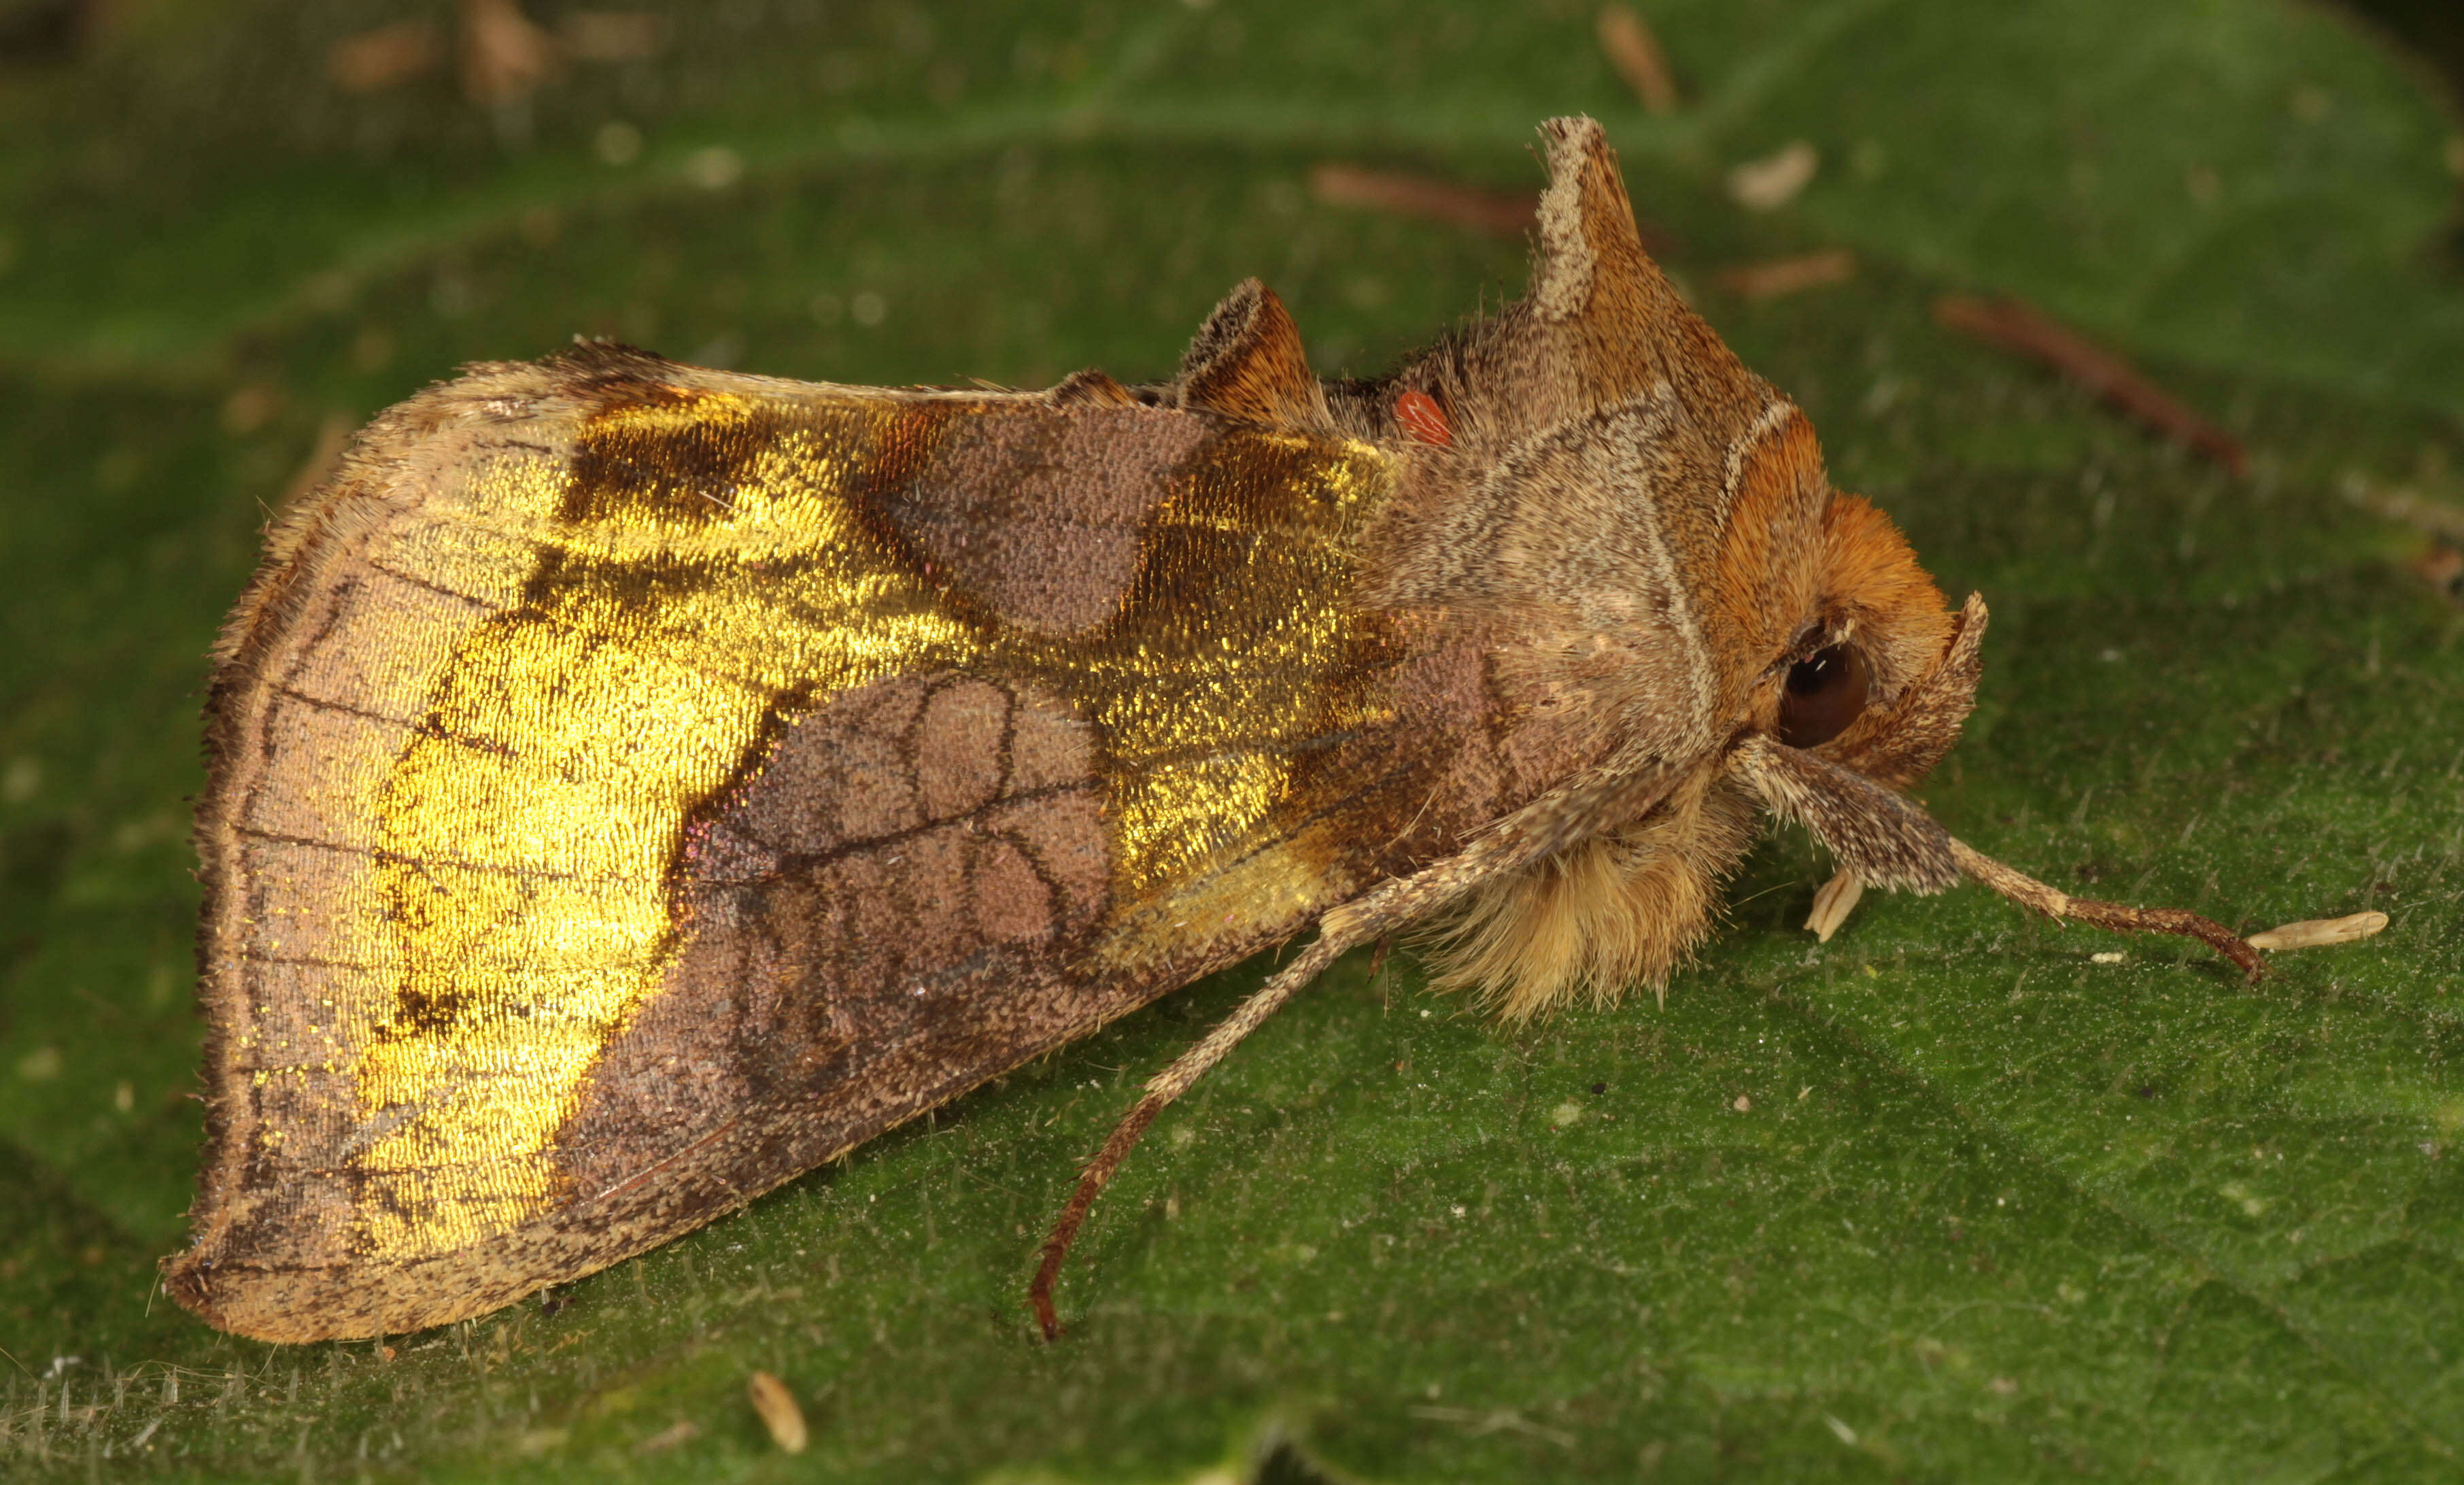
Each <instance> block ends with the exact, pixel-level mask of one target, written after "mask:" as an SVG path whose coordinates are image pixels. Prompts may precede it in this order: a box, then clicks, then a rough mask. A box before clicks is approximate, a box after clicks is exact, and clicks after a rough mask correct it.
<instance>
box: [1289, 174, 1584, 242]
mask: <svg viewBox="0 0 2464 1485" xmlns="http://www.w3.org/2000/svg"><path fill="white" fill-rule="evenodd" d="M1309 194H1311V195H1313V196H1315V197H1316V198H1317V199H1318V200H1320V201H1322V202H1324V203H1326V204H1327V205H1328V206H1331V207H1358V208H1362V209H1365V210H1367V211H1391V212H1393V213H1394V214H1396V215H1397V216H1417V217H1419V218H1421V219H1422V220H1425V221H1432V222H1443V223H1445V224H1446V225H1448V226H1450V227H1468V228H1470V229H1471V230H1472V231H1474V232H1481V233H1489V234H1490V235H1492V236H1498V237H1516V236H1521V235H1522V234H1523V233H1525V232H1527V231H1529V228H1530V226H1531V220H1532V213H1533V212H1534V211H1536V210H1537V209H1538V207H1539V204H1540V193H1539V192H1538V191H1536V190H1513V191H1508V190H1486V189H1484V188H1481V187H1478V186H1465V185H1463V184H1461V183H1459V182H1456V181H1446V180H1440V179H1438V178H1436V177H1434V176H1427V175H1406V174H1402V173H1399V172H1396V171H1390V170H1365V169H1362V168H1361V167H1360V166H1351V165H1338V164H1327V165H1321V166H1317V167H1316V168H1315V169H1313V170H1311V171H1309Z"/></svg>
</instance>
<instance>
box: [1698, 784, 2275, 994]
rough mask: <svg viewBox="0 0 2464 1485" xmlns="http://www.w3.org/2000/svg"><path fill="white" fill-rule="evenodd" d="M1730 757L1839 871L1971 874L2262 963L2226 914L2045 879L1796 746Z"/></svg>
mask: <svg viewBox="0 0 2464 1485" xmlns="http://www.w3.org/2000/svg"><path fill="white" fill-rule="evenodd" d="M1729 759H1730V765H1731V767H1733V768H1734V769H1735V771H1736V772H1737V774H1738V775H1739V777H1741V778H1743V779H1744V780H1745V781H1746V783H1747V785H1748V786H1749V787H1751V788H1753V789H1754V790H1755V791H1756V792H1757V793H1759V794H1761V795H1762V797H1763V802H1764V803H1765V804H1767V805H1769V806H1770V807H1771V811H1772V812H1773V813H1775V814H1778V815H1781V816H1783V817H1784V818H1788V819H1793V820H1796V821H1798V822H1800V823H1802V824H1803V825H1804V826H1805V828H1806V829H1807V830H1808V831H1812V832H1813V833H1814V836H1815V839H1816V840H1819V841H1821V842H1822V843H1823V845H1825V846H1827V847H1829V848H1830V849H1831V853H1832V855H1833V856H1835V857H1837V859H1838V861H1839V865H1840V867H1841V868H1842V869H1843V870H1844V871H1847V872H1850V873H1853V874H1854V875H1855V876H1856V878H1857V879H1858V880H1859V881H1861V882H1864V883H1866V884H1867V885H1869V886H1876V887H1891V888H1896V889H1899V890H1902V891H1911V892H1941V891H1944V890H1945V889H1947V888H1949V887H1951V886H1954V885H1956V884H1957V883H1958V881H1959V879H1960V878H1961V877H1962V876H1967V877H1970V878H1973V879H1974V880H1976V881H1980V882H1982V883H1984V884H1985V885H1986V886H1988V887H1991V888H1992V889H1993V890H1994V891H1995V892H1998V893H2000V894H2002V896H2004V897H2006V898H2010V899H2011V900H2012V901H2013V902H2016V903H2018V904H2019V905H2020V906H2022V907H2032V908H2035V910H2036V911H2037V912H2039V913H2043V914H2044V915H2046V916H2047V917H2049V918H2057V919H2061V918H2076V919H2078V920H2079V921H2080V922H2083V923H2089V924H2092V925H2094V926H2096V927H2099V928H2110V929H2113V930H2115V931H2117V932H2121V933H2170V934H2178V935H2180V936H2181V937H2183V938H2186V939H2196V940H2198V941H2199V942H2202V943H2205V944H2207V945H2208V946H2209V947H2210V948H2212V949H2214V950H2215V951H2216V952H2217V953H2219V954H2222V955H2223V956H2224V957H2225V958H2227V959H2230V960H2232V961H2233V963H2234V964H2236V965H2238V966H2239V967H2240V969H2241V972H2242V974H2243V975H2244V976H2245V977H2246V978H2247V979H2248V981H2249V983H2251V984H2253V985H2255V984H2257V983H2258V980H2259V977H2260V976H2261V975H2264V974H2265V973H2266V972H2267V966H2266V965H2265V964H2261V963H2260V961H2259V957H2258V951H2257V950H2256V949H2254V948H2252V947H2251V946H2250V945H2249V944H2247V943H2245V942H2242V941H2241V940H2240V938H2239V937H2237V936H2236V935H2235V934H2234V933H2233V931H2232V930H2231V929H2229V928H2227V927H2225V925H2224V924H2222V923H2219V922H2216V921H2214V920H2211V919H2206V918H2201V917H2200V916H2199V915H2198V914H2196V913H2191V912H2186V911H2184V910H2182V909H2180V908H2172V907H2124V906H2123V905H2122V904H2121V903H2119V902H2098V901H2095V900H2093V899H2092V898H2074V897H2072V896H2071V895H2070V894H2068V893H2066V892H2061V891H2058V890H2057V889H2055V888H2052V887H2048V886H2046V885H2045V884H2044V883H2043V882H2040V881H2038V880H2036V879H2035V877H2033V876H2030V875H2026V874H2024V873H2021V872H2015V871H2013V870H2012V869H2011V868H2009V867H2007V866H2004V865H2003V864H2002V863H2001V862H1999V861H1996V860H1994V859H1993V858H1992V857H1991V856H1989V855H1985V854H1983V853H1980V852H1978V851H1976V850H1974V849H1972V848H1970V847H1969V845H1968V844H1967V843H1966V842H1965V841H1961V840H1958V839H1955V838H1954V837H1953V836H1952V835H1951V833H1950V832H1949V831H1946V830H1944V829H1943V828H1942V827H1941V826H1940V825H1938V824H1936V823H1935V822H1934V819H1933V817H1932V816H1931V815H1928V814H1926V813H1925V811H1924V810H1923V809H1918V808H1917V807H1916V806H1915V805H1914V804H1912V803H1910V802H1909V801H1907V800H1905V799H1903V798H1901V797H1900V796H1899V795H1897V794H1895V793H1893V792H1892V791H1890V790H1889V789H1887V788H1884V787H1882V786H1881V785H1879V784H1877V783H1875V782H1874V781H1872V780H1871V779H1868V778H1866V777H1864V776H1863V775H1861V774H1859V773H1855V772H1853V771H1851V770H1849V769H1846V768H1842V767H1840V766H1839V765H1837V764H1835V763H1832V762H1830V761H1829V760H1827V759H1824V758H1821V757H1819V756H1817V755H1815V754H1814V753H1810V752H1807V751H1805V750H1804V749H1802V748H1794V747H1788V746H1785V745H1783V744H1781V743H1774V742H1772V741H1771V739H1769V738H1766V737H1760V736H1755V737H1749V738H1747V739H1745V740H1744V741H1743V742H1741V743H1738V744H1737V745H1736V746H1735V747H1734V748H1733V749H1731V750H1730V753H1729ZM1825 890H1826V891H1828V889H1827V888H1826V889H1825ZM1820 912H1821V909H1820V908H1819V907H1818V906H1817V908H1816V913H1817V916H1818V915H1819V914H1820Z"/></svg>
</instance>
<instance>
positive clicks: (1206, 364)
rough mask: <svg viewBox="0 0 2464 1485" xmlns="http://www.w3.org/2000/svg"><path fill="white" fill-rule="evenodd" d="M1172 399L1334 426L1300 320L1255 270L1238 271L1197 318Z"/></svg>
mask: <svg viewBox="0 0 2464 1485" xmlns="http://www.w3.org/2000/svg"><path fill="white" fill-rule="evenodd" d="M1171 402H1172V405H1173V406H1175V407H1179V408H1202V409H1205V410H1210V411H1214V412H1221V413H1222V414H1223V415H1224V416H1226V417H1235V418H1240V419H1242V420H1243V421H1245V422H1251V423H1269V424H1274V425H1276V426H1279V427H1285V428H1291V429H1297V430H1305V431H1308V432H1328V431H1331V428H1332V426H1333V422H1332V419H1331V416H1330V415H1329V414H1328V411H1327V406H1326V391H1325V389H1324V388H1322V387H1320V386H1319V385H1318V379H1317V376H1316V374H1315V373H1314V372H1312V371H1310V370H1309V353H1308V351H1307V350H1305V349H1303V348H1302V345H1301V331H1300V326H1298V325H1296V324H1294V323H1293V322H1292V317H1291V314H1290V312H1289V311H1287V310H1286V309H1285V308H1284V301H1283V300H1281V299H1277V298H1275V291H1274V290H1272V289H1269V288H1267V287H1266V286H1265V284H1264V283H1261V282H1259V281H1258V280H1257V279H1255V278H1248V279H1243V281H1242V283H1241V286H1240V287H1239V288H1236V289H1234V290H1233V291H1232V292H1231V293H1230V294H1229V295H1226V296H1225V297H1224V299H1223V302H1222V303H1221V304H1218V305H1216V306H1215V313H1213V314H1211V315H1209V316H1207V317H1206V323H1204V324H1202V325H1200V326H1199V329H1198V335H1197V338H1196V339H1194V340H1192V341H1191V342H1190V343H1189V350H1188V353H1187V354H1185V355H1183V356H1182V357H1181V359H1180V374H1179V375H1178V376H1177V377H1176V378H1175V379H1174V381H1173V390H1172V397H1171Z"/></svg>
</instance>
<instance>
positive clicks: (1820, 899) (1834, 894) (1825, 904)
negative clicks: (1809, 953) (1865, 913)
mask: <svg viewBox="0 0 2464 1485" xmlns="http://www.w3.org/2000/svg"><path fill="white" fill-rule="evenodd" d="M1864 895H1865V884H1864V883H1863V882H1860V881H1859V880H1858V879H1857V874H1856V873H1854V872H1852V871H1849V870H1848V869H1847V868H1846V867H1841V868H1840V869H1839V870H1838V871H1837V873H1835V874H1834V875H1832V878H1831V879H1830V880H1829V881H1827V882H1824V883H1823V884H1822V885H1821V886H1819V887H1817V888H1815V891H1814V911H1813V912H1811V913H1808V914H1807V915H1806V916H1805V926H1806V928H1807V930H1808V931H1810V932H1811V933H1813V935H1814V941H1815V942H1816V943H1828V942H1831V936H1832V935H1833V934H1835V933H1837V932H1838V931H1839V925H1840V924H1842V923H1844V922H1846V921H1847V920H1848V915H1849V914H1851V913H1853V912H1855V911H1856V910H1857V900H1858V899H1859V898H1862V897H1863V896H1864Z"/></svg>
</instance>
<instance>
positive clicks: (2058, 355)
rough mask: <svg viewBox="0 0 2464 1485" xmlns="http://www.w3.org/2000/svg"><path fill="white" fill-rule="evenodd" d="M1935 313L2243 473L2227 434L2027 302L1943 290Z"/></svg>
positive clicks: (2244, 463)
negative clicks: (2035, 363) (2057, 372)
mask: <svg viewBox="0 0 2464 1485" xmlns="http://www.w3.org/2000/svg"><path fill="white" fill-rule="evenodd" d="M1933 315H1934V319H1935V320H1936V321H1939V322H1941V323H1942V324H1944V325H1947V326H1948V327H1949V328H1951V329H1953V330H1957V331H1959V332H1961V333H1962V334H1965V335H1971V336H1974V337H1975V338H1976V339H1978V340H1980V341H1984V342H1986V343H1988V344H1993V345H1998V346H2000V347H2002V348H2003V349H2004V350H2009V351H2015V352H2017V353H2018V354H2020V355H2022V356H2025V357H2027V358H2029V359H2030V360H2032V361H2036V362H2041V363H2043V364H2044V365H2046V366H2051V367H2053V368H2054V369H2055V370H2057V371H2059V372H2060V373H2062V374H2063V375H2064V376H2067V377H2069V378H2070V379H2071V380H2072V381H2074V382H2077V383H2079V385H2080V386H2082V387H2084V388H2087V389H2088V390H2089V391H2091V392H2094V393H2095V394H2096V395H2097V396H2098V398H2099V399H2101V401H2103V402H2104V403H2105V404H2106V405H2107V406H2109V407H2112V408H2114V409H2116V410H2120V411H2122V412H2123V413H2125V414H2127V415H2128V416H2130V417H2133V418H2136V419H2137V420H2138V421H2139V422H2141V423H2143V424H2145V426H2147V427H2148V428H2151V429H2153V430H2155V431H2156V432H2159V433H2162V434H2164V435H2165V436H2166V437H2167V438H2170V439H2172V440H2174V441H2175V442H2177V443H2180V444H2183V445H2185V446H2187V447H2189V449H2191V450H2193V451H2195V452H2197V453H2199V454H2206V455H2207V456H2208V457H2209V458H2211V459H2213V460H2215V461H2216V462H2217V463H2219V464H2221V465H2223V466H2224V467H2225V468H2226V469H2227V470H2228V471H2230V472H2232V473H2233V474H2234V475H2236V476H2239V475H2242V474H2246V473H2247V472H2248V471H2249V467H2250V460H2249V456H2248V455H2247V454H2244V453H2243V451H2242V446H2241V444H2240V442H2239V441H2238V440H2236V439H2235V438H2234V437H2233V435H2232V434H2231V433H2228V432H2225V431H2224V430H2223V429H2221V428H2218V427H2217V426H2216V425H2215V424H2213V423H2211V422H2209V421H2208V420H2207V419H2206V418H2205V417H2203V416H2201V415H2200V414H2199V413H2197V412H2196V411H2193V410H2191V409H2190V408H2189V406H2188V405H2186V404H2184V403H2183V402H2181V401H2180V400H2178V399H2176V398H2175V397H2174V396H2172V394H2170V393H2169V392H2167V391H2166V390H2165V389H2164V388H2160V387H2158V386H2157V385H2156V384H2155V383H2154V382H2151V381H2149V380H2148V379H2147V377H2146V376H2145V375H2144V374H2143V373H2142V372H2141V371H2140V370H2139V368H2138V367H2136V366H2132V365H2131V364H2130V363H2129V362H2128V361H2127V360H2125V359H2123V357H2122V356H2120V355H2117V354H2115V353H2114V352H2113V351H2110V350H2107V349H2105V348H2104V347H2103V346H2101V345H2099V344H2096V343H2095V342H2093V341H2091V340H2089V339H2088V338H2087V337H2085V336H2083V335H2081V334H2079V332H2078V331H2076V330H2074V329H2072V328H2071V327H2070V326H2068V325H2066V324H2063V323H2061V322H2060V321H2057V320H2055V319H2054V318H2053V317H2052V316H2050V315H2047V314H2046V313H2044V312H2043V311H2042V310H2039V309H2037V308H2035V306H2033V305H2030V304H2027V303H2024V302H2022V301H2021V300H2019V299H2013V298H2011V297H2010V296H2008V295H2004V296H1999V297H1996V298H1993V299H1980V298H1977V297H1975V296H1973V295H1967V294H1946V295H1944V296H1943V297H1942V298H1940V299H1936V300H1934V306H1933Z"/></svg>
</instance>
